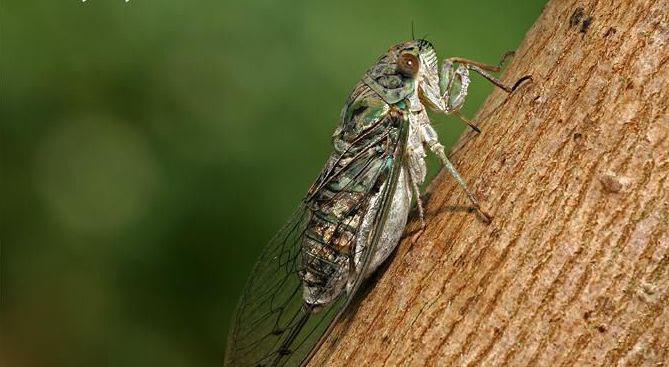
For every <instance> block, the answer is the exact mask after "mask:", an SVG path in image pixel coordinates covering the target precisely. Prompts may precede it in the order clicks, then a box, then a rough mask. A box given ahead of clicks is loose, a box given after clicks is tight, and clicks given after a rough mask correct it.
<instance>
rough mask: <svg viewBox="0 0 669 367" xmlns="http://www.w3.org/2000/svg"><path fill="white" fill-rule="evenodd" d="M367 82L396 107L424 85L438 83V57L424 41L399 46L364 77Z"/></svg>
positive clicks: (428, 43)
mask: <svg viewBox="0 0 669 367" xmlns="http://www.w3.org/2000/svg"><path fill="white" fill-rule="evenodd" d="M365 82H366V83H367V84H368V85H369V86H370V87H371V88H372V89H373V90H374V91H375V92H377V93H378V94H379V95H380V96H381V98H383V99H384V100H385V102H386V103H389V104H393V103H397V102H399V101H401V100H403V99H405V98H407V97H409V96H410V95H411V94H413V93H416V92H417V91H418V88H419V87H420V86H421V85H422V84H424V83H427V84H430V85H432V84H434V85H438V83H439V74H438V71H437V55H436V52H435V51H434V47H433V46H432V44H431V43H430V42H429V41H427V40H424V39H418V40H412V41H407V42H402V43H399V44H397V45H395V46H393V47H391V48H390V49H389V50H388V52H386V54H385V55H383V56H381V58H380V59H379V61H378V62H377V63H376V64H375V65H374V66H372V67H371V68H370V69H369V70H368V71H367V74H366V76H365Z"/></svg>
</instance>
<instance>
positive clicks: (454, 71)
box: [439, 51, 532, 132]
mask: <svg viewBox="0 0 669 367" xmlns="http://www.w3.org/2000/svg"><path fill="white" fill-rule="evenodd" d="M513 55H514V52H513V51H509V52H507V53H505V54H504V56H503V57H502V60H501V61H500V62H499V64H498V65H488V64H483V63H480V62H477V61H473V60H469V59H465V58H462V57H451V58H448V59H446V60H444V62H443V63H442V66H441V78H440V80H439V88H440V89H441V98H442V99H443V102H444V103H443V106H444V111H443V112H444V113H447V114H451V113H452V114H454V115H456V116H458V117H459V118H460V119H461V120H462V121H464V122H465V123H466V124H467V125H469V126H470V127H471V128H472V129H474V130H475V131H476V132H481V130H480V129H479V128H478V127H477V126H476V125H474V124H472V123H471V121H469V119H467V118H466V117H464V116H463V115H462V114H461V113H460V109H461V108H462V106H463V105H464V103H465V97H467V91H468V88H469V82H470V79H469V71H470V70H471V71H474V72H476V73H478V74H479V75H481V76H482V77H484V78H485V79H486V80H488V81H489V82H491V83H492V84H494V85H495V86H496V87H498V88H500V89H502V90H504V91H506V92H507V93H512V92H514V91H515V90H516V89H517V88H518V87H519V86H520V85H521V84H522V83H523V82H524V81H526V80H529V79H532V77H531V76H529V75H526V76H524V77H522V78H520V79H518V81H516V82H515V83H514V85H512V86H509V85H506V84H504V83H503V82H502V81H501V80H499V79H498V78H497V77H495V76H494V75H492V74H490V73H497V72H499V71H501V70H502V66H503V65H504V62H505V61H506V60H507V59H508V58H509V57H512V56H513Z"/></svg>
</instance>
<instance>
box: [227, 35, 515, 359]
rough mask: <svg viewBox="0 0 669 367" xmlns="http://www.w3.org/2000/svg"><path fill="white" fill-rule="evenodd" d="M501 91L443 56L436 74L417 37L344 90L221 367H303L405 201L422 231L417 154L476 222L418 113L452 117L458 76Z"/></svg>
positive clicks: (391, 240)
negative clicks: (435, 166) (322, 150)
mask: <svg viewBox="0 0 669 367" xmlns="http://www.w3.org/2000/svg"><path fill="white" fill-rule="evenodd" d="M470 70H472V71H474V72H477V73H479V74H481V75H482V76H483V77H484V78H486V79H488V80H489V81H490V82H492V83H493V84H495V85H496V86H498V87H500V88H502V89H504V90H505V91H507V92H512V91H513V90H515V88H516V87H517V86H518V85H519V84H520V83H521V82H522V81H523V80H526V79H528V78H527V77H525V78H521V80H519V81H518V82H517V83H516V84H515V85H514V86H513V87H508V86H506V85H505V84H503V83H502V82H501V81H500V80H498V79H497V78H495V77H494V76H492V75H491V74H489V72H496V71H499V70H500V67H499V66H489V65H485V64H481V63H478V62H474V61H471V60H467V59H463V58H450V59H446V60H445V61H444V62H443V63H442V68H441V73H440V72H439V70H438V62H437V55H436V52H435V49H434V47H433V46H432V44H431V43H430V42H429V41H427V40H424V39H418V40H412V41H407V42H402V43H399V44H397V45H395V46H393V47H391V48H390V49H389V50H388V52H386V53H385V54H384V55H383V56H382V57H381V58H380V59H379V60H378V61H377V63H376V64H375V65H373V66H372V67H371V68H370V69H369V70H368V71H367V72H366V73H365V75H364V76H363V78H362V80H361V81H360V82H358V84H357V85H356V86H355V88H354V89H353V91H352V92H351V94H350V96H349V98H348V100H347V101H346V103H345V105H344V108H343V109H342V112H341V116H340V124H339V126H338V127H337V129H336V130H335V133H334V135H333V146H334V152H333V153H332V154H331V156H330V157H329V159H328V161H327V163H326V165H325V167H324V168H323V170H322V171H321V174H320V175H319V177H318V178H317V180H316V181H315V183H314V184H313V185H312V186H311V188H310V189H309V191H308V193H307V195H306V197H305V199H304V201H303V203H302V204H301V205H300V207H298V209H297V210H296V211H295V213H294V214H293V216H292V217H291V219H290V220H289V222H288V223H287V224H286V225H285V226H284V227H283V228H282V229H281V231H279V233H278V234H277V235H276V236H275V237H274V238H273V239H272V240H271V241H270V242H269V243H268V245H267V246H266V248H265V250H264V251H263V253H262V255H261V257H260V259H259V261H258V263H257V264H256V267H255V268H254V271H253V273H252V275H251V278H250V279H249V281H248V284H247V286H246V288H245V290H244V293H243V295H242V299H241V301H240V303H239V306H238V308H237V312H236V315H235V318H234V320H233V325H232V329H231V334H230V337H229V340H228V348H227V352H226V362H225V365H226V366H285V365H300V364H305V363H307V362H308V360H309V359H310V358H311V356H312V354H313V352H314V351H315V349H316V347H317V346H318V345H319V344H320V342H322V340H323V338H324V336H326V335H327V334H328V333H329V332H330V331H331V330H332V326H333V325H334V323H335V321H336V320H337V319H338V318H339V316H340V315H341V314H342V312H343V311H344V310H345V309H346V306H347V305H348V304H349V302H350V300H351V298H352V296H353V295H354V294H355V293H356V291H357V290H358V288H359V287H360V284H361V283H362V281H364V280H365V279H366V278H367V277H369V275H371V274H372V273H373V272H374V271H375V270H376V269H377V268H378V267H379V266H380V265H381V264H382V263H383V262H384V261H385V260H386V259H387V257H388V256H389V255H390V254H391V253H392V251H393V250H394V248H395V247H396V246H397V244H398V243H399V240H400V238H401V236H402V233H403V232H404V228H405V226H406V223H407V219H408V215H409V211H410V208H411V202H412V199H413V198H414V197H415V198H416V203H417V207H418V213H419V217H420V220H421V223H422V225H423V226H424V212H423V207H422V204H421V200H420V190H419V187H420V185H421V184H422V183H423V182H424V180H425V177H426V172H427V169H426V165H425V157H426V156H427V153H426V150H429V151H430V152H432V153H433V154H435V155H436V156H437V157H438V158H439V160H440V161H441V162H442V164H443V166H444V168H446V170H447V171H449V173H450V174H451V175H452V176H453V177H454V178H455V180H456V181H457V182H458V184H459V185H460V186H461V187H462V188H463V189H464V191H465V193H466V194H467V197H468V198H469V200H470V202H471V204H472V206H473V207H474V208H475V209H476V210H478V211H479V212H480V213H481V215H482V216H483V218H485V219H486V220H487V221H489V220H490V216H489V215H488V214H486V213H485V212H484V211H483V209H482V208H481V206H480V204H479V203H478V201H477V200H476V197H475V196H474V194H473V193H472V192H471V191H470V190H469V188H468V187H467V184H466V183H465V180H464V179H463V178H462V177H461V176H460V174H459V173H458V172H457V170H456V169H455V167H454V166H453V164H452V163H451V162H450V161H449V160H448V158H447V156H446V154H445V152H444V147H443V145H442V144H441V143H440V142H439V139H438V135H437V132H436V131H435V130H434V128H433V127H432V125H431V124H430V120H429V117H428V114H427V109H428V108H429V109H431V110H433V111H435V112H438V113H444V114H456V115H458V116H459V117H461V118H463V120H464V121H465V122H467V123H468V124H470V126H472V127H473V128H475V129H476V130H478V128H476V127H475V126H474V125H472V124H471V123H470V122H469V121H468V120H466V119H464V117H462V116H461V115H460V114H459V110H460V109H461V107H462V105H463V104H464V101H465V98H466V96H467V91H468V86H469V82H470V79H469V71H470Z"/></svg>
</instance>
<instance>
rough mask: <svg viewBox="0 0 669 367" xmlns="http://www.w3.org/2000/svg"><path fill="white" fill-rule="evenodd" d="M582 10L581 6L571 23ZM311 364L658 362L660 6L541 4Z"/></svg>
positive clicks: (662, 276) (665, 71)
mask: <svg viewBox="0 0 669 367" xmlns="http://www.w3.org/2000/svg"><path fill="white" fill-rule="evenodd" d="M579 8H580V10H579ZM526 74H531V75H532V76H533V79H534V80H533V82H531V83H529V84H526V85H524V86H523V87H521V88H520V89H519V90H518V91H517V92H516V93H514V94H511V95H507V94H506V93H504V92H503V91H499V90H498V91H495V92H494V93H493V94H492V95H491V96H490V97H489V98H488V99H487V100H486V102H485V103H484V105H483V107H482V109H481V110H480V111H479V113H478V117H477V119H475V122H476V123H478V124H479V126H481V128H482V129H483V132H482V133H481V134H479V135H476V134H474V133H473V132H469V133H467V134H466V135H465V136H464V137H463V139H462V140H461V142H460V143H459V144H458V147H457V148H456V149H455V152H454V153H453V154H452V155H451V158H452V160H453V162H454V164H455V165H456V167H458V168H459V170H460V172H461V173H462V174H463V176H464V177H465V178H466V179H468V181H469V183H470V187H471V188H472V189H473V190H474V191H475V193H476V195H477V196H478V197H479V199H480V201H481V202H482V206H483V207H484V208H485V209H486V210H487V211H488V212H489V213H491V214H492V215H493V216H494V218H493V220H492V223H491V224H485V223H483V222H482V221H481V220H480V219H477V218H476V216H475V215H474V213H472V212H470V211H467V210H464V209H463V208H466V207H468V206H469V204H468V201H467V199H466V197H465V195H464V193H463V191H462V190H461V189H460V188H459V187H458V186H457V185H456V183H455V182H454V180H453V179H452V178H451V177H450V176H448V174H447V173H445V172H442V173H441V174H440V175H439V176H438V177H437V179H435V181H434V182H433V184H432V186H431V188H430V192H431V197H430V198H429V200H428V203H427V206H426V211H427V219H426V223H427V227H426V229H425V230H424V232H422V233H418V234H416V233H415V232H416V231H417V229H418V228H419V223H418V220H417V219H416V218H415V216H414V217H412V220H411V223H410V224H409V226H408V228H407V234H406V235H405V238H404V239H403V241H402V242H401V244H400V246H399V249H398V251H397V253H396V254H395V256H394V257H393V258H392V259H390V264H389V265H388V266H387V268H386V269H384V270H383V273H382V274H381V275H379V276H378V279H375V280H374V281H373V284H372V285H371V287H370V288H371V289H370V290H369V291H368V292H367V293H366V294H365V295H364V296H363V297H361V301H360V302H358V303H357V304H356V305H355V306H354V307H353V308H352V309H350V310H349V312H348V313H347V316H346V319H345V320H343V321H340V322H339V324H338V325H337V328H336V329H335V331H334V332H333V333H332V334H331V335H330V337H328V339H327V340H326V341H325V343H324V344H323V345H322V346H321V348H320V350H319V351H318V353H317V354H316V355H315V357H314V359H313V360H312V363H311V364H310V365H311V366H322V365H327V366H367V365H369V366H424V365H427V366H472V365H486V366H510V365H513V366H515V365H524V366H572V365H593V366H614V365H625V366H627V365H630V366H637V365H642V366H655V365H669V180H668V176H669V1H667V0H660V1H653V0H650V1H642V0H638V1H637V0H633V1H624V0H618V1H609V2H607V1H595V0H593V1H551V2H549V3H548V4H547V5H546V7H545V9H544V11H543V14H542V15H541V17H540V18H539V19H538V21H537V22H536V24H535V25H534V26H533V27H532V29H531V30H530V31H529V32H528V34H527V37H526V39H525V41H524V42H523V44H522V45H521V47H519V49H518V52H517V54H516V57H515V60H514V62H513V63H512V65H510V67H509V69H508V71H507V72H506V75H505V76H504V78H503V79H504V80H506V81H507V82H508V83H512V82H513V81H514V80H517V79H518V78H520V77H521V76H523V75H526Z"/></svg>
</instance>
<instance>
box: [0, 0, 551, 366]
mask: <svg viewBox="0 0 669 367" xmlns="http://www.w3.org/2000/svg"><path fill="white" fill-rule="evenodd" d="M543 2H544V1H542V0H532V1H520V0H516V1H512V2H504V1H499V0H487V1H469V2H467V1H440V2H427V1H418V2H408V1H368V2H361V1H338V2H329V3H327V4H326V3H318V2H316V1H307V0H303V1H258V0H254V1H235V2H230V1H208V2H195V1H185V0H170V1H167V0H162V1H146V0H131V1H130V2H128V3H126V2H125V1H124V0H88V1H86V2H80V1H78V0H70V1H57V2H56V1H51V2H47V1H19V0H13V1H12V0H3V1H2V2H1V3H0V16H1V18H0V70H1V73H2V74H1V79H0V103H1V104H0V119H1V128H2V130H1V134H0V139H1V140H0V154H1V155H0V157H1V160H2V162H1V163H2V166H1V168H2V171H1V175H0V179H1V181H0V182H1V185H2V198H1V202H0V205H1V208H2V212H1V215H2V217H1V218H2V221H1V223H0V226H1V228H0V230H1V240H2V242H1V245H2V247H1V249H0V250H1V253H0V266H1V269H0V275H1V279H0V282H1V283H0V284H1V286H2V291H1V293H0V297H1V304H0V307H1V308H0V311H1V316H0V317H1V319H0V333H1V335H0V342H1V343H2V345H1V347H0V365H2V366H8V367H10V366H11V367H14V366H18V367H24V366H47V367H48V366H97V365H103V366H217V365H221V362H222V359H223V351H224V345H225V339H226V335H227V329H228V325H229V322H230V317H231V313H232V310H233V308H234V306H235V304H236V302H237V298H238V296H239V294H240V292H241V290H242V287H243V285H244V281H245V278H246V277H247V276H248V274H249V271H250V270H251V267H252V265H253V263H254V259H255V258H256V256H257V255H258V253H259V252H260V250H261V248H262V247H263V245H264V244H265V242H266V241H267V240H268V239H269V238H270V237H271V236H272V234H273V233H274V231H276V230H277V229H278V228H279V227H280V226H281V225H282V224H283V221H284V220H286V219H287V218H288V216H289V214H290V212H291V211H292V209H293V208H294V207H295V206H296V205H297V204H298V202H299V201H300V199H301V197H302V195H303V194H304V193H305V191H306V190H307V188H308V187H309V185H310V184H311V182H312V180H313V179H314V178H315V177H316V176H317V174H318V173H319V170H320V168H321V165H322V164H323V163H324V162H325V159H326V157H327V156H328V154H329V152H330V151H331V147H330V136H331V134H332V131H333V130H334V128H335V126H336V123H337V118H338V116H339V111H340V109H341V107H342V104H343V102H344V101H345V99H346V97H347V95H348V93H349V92H350V91H351V89H352V88H353V86H354V84H355V83H356V82H357V81H358V80H359V79H360V77H361V76H362V74H363V73H364V71H365V70H366V69H367V68H368V67H369V66H370V65H372V64H373V63H374V62H375V60H376V59H377V58H378V57H379V56H380V55H381V54H382V53H383V52H385V50H386V49H387V48H389V47H390V46H391V45H393V44H394V43H396V42H399V41H403V40H406V39H409V38H410V36H411V22H412V20H413V22H414V27H415V32H416V36H423V35H424V34H426V33H427V34H428V37H427V38H428V39H429V40H431V41H432V42H433V44H434V45H435V47H436V48H437V52H438V53H439V56H440V57H442V58H443V57H447V56H462V57H468V58H472V59H475V60H480V61H483V62H488V63H496V62H497V61H498V60H499V57H500V56H501V55H502V54H503V53H504V52H505V51H507V50H510V49H514V48H516V47H517V46H518V44H519V43H520V41H521V40H522V38H523V35H524V34H525V32H526V31H527V30H528V29H529V27H530V26H531V25H532V23H533V22H534V20H535V19H536V18H537V17H538V15H539V14H540V12H541V8H542V6H543ZM491 89H492V87H490V86H489V85H488V83H485V82H483V81H482V79H480V78H475V79H474V84H473V86H472V87H471V92H470V93H471V94H470V98H469V100H468V103H467V105H466V108H465V111H464V112H465V114H466V115H468V116H473V115H474V112H475V111H476V109H477V107H478V106H479V105H480V103H481V102H482V100H483V98H484V97H485V95H487V94H488V93H489V92H490V91H491ZM434 121H435V123H436V124H437V126H438V131H439V132H440V134H441V139H442V141H443V142H444V143H445V144H446V145H447V146H448V145H450V144H452V143H453V142H454V141H455V140H456V139H457V137H458V135H459V134H460V133H461V132H462V130H463V124H462V123H460V122H458V121H457V120H456V119H454V118H451V117H443V116H435V117H434ZM483 128H485V126H484V127H483ZM430 164H431V167H432V175H434V173H435V172H436V165H435V163H434V161H431V163H430Z"/></svg>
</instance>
